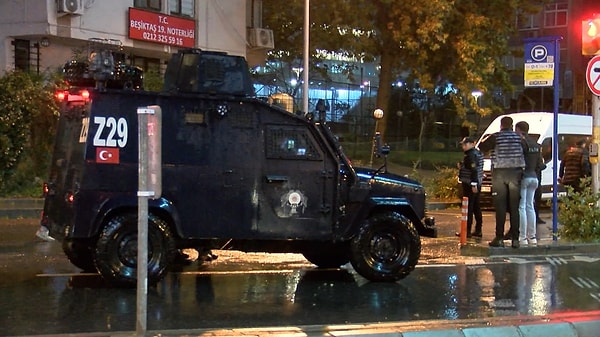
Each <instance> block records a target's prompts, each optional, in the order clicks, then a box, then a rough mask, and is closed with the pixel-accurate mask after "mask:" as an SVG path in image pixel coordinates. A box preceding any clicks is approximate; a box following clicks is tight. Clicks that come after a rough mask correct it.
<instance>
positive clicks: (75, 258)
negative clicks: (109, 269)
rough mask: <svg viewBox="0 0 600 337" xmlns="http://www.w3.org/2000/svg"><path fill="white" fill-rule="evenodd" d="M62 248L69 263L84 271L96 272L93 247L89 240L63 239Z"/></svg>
mask: <svg viewBox="0 0 600 337" xmlns="http://www.w3.org/2000/svg"><path fill="white" fill-rule="evenodd" d="M62 249H63V252H64V253H65V255H66V256H67V258H68V259H69V261H71V263H72V264H73V265H74V266H75V267H77V268H79V269H81V270H83V271H84V272H86V273H96V272H97V271H96V265H95V264H94V248H93V245H92V244H91V243H90V241H89V240H84V239H64V240H63V242H62Z"/></svg>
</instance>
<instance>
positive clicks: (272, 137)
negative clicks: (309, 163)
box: [265, 127, 321, 160]
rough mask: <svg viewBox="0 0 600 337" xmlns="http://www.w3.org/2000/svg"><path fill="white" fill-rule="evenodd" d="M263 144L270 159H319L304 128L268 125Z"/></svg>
mask: <svg viewBox="0 0 600 337" xmlns="http://www.w3.org/2000/svg"><path fill="white" fill-rule="evenodd" d="M265 146H266V149H265V154H266V156H267V158H270V159H312V160H320V159H321V156H320V154H319V152H318V151H317V147H316V146H315V145H314V143H313V141H312V139H311V137H310V135H309V133H308V131H307V130H306V129H298V128H289V127H269V128H268V129H267V133H266V141H265Z"/></svg>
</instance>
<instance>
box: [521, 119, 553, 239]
mask: <svg viewBox="0 0 600 337" xmlns="http://www.w3.org/2000/svg"><path fill="white" fill-rule="evenodd" d="M515 132H516V133H518V134H519V135H521V137H523V141H524V142H525V144H524V145H525V169H524V170H523V179H522V180H521V201H520V203H519V217H520V221H519V223H520V225H519V246H527V245H532V246H535V245H537V237H536V235H537V234H536V232H537V230H536V225H537V223H536V212H535V205H534V203H535V192H536V190H537V188H538V186H539V183H540V182H539V180H538V176H539V175H541V172H542V170H543V169H545V168H546V164H544V160H543V159H542V150H541V145H540V144H538V143H537V142H536V141H535V140H534V139H533V138H531V136H529V124H528V123H527V122H525V121H521V122H518V123H517V124H516V125H515Z"/></svg>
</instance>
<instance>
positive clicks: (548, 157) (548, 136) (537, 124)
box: [476, 112, 592, 202]
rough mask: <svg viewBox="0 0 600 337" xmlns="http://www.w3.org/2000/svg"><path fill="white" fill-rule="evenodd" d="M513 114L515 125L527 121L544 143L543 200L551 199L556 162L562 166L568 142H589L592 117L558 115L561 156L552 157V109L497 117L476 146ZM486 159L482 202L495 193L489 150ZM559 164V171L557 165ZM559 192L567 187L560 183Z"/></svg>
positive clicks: (559, 153) (532, 133)
mask: <svg viewBox="0 0 600 337" xmlns="http://www.w3.org/2000/svg"><path fill="white" fill-rule="evenodd" d="M505 116H510V117H511V118H512V119H513V125H516V124H517V123H518V122H521V121H525V122H527V123H528V124H529V135H530V136H532V137H533V138H534V139H536V141H537V142H538V143H539V144H541V145H542V156H543V157H544V163H546V169H545V170H543V171H542V180H541V188H542V199H552V184H553V180H552V171H553V170H554V165H560V160H561V158H562V154H563V153H564V152H565V150H566V149H568V148H569V145H571V144H573V143H574V142H576V141H578V140H586V143H587V144H589V143H590V140H591V136H592V116H584V115H571V114H562V113H561V114H558V158H557V159H555V158H552V134H553V131H554V130H553V128H554V114H553V113H552V112H520V113H511V114H506V115H502V116H499V117H497V118H496V119H494V121H493V122H492V123H491V124H490V125H489V126H488V127H487V129H486V130H485V132H484V133H483V135H481V138H479V140H478V141H477V145H476V146H478V145H479V143H480V142H481V141H482V139H485V138H487V137H489V135H491V134H493V133H495V132H498V131H500V120H501V119H502V117H505ZM484 156H485V159H484V161H483V171H484V175H485V176H484V178H483V183H482V186H481V200H482V202H486V201H491V192H492V175H491V166H492V163H491V160H490V156H489V153H484ZM559 167H560V166H557V172H558V168H559ZM558 192H559V193H561V192H564V188H563V187H562V186H560V185H559V191H558Z"/></svg>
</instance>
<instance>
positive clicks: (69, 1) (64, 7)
mask: <svg viewBox="0 0 600 337" xmlns="http://www.w3.org/2000/svg"><path fill="white" fill-rule="evenodd" d="M83 1H84V0H57V1H56V9H57V12H58V14H63V15H65V14H70V15H83V11H84V8H83Z"/></svg>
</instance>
